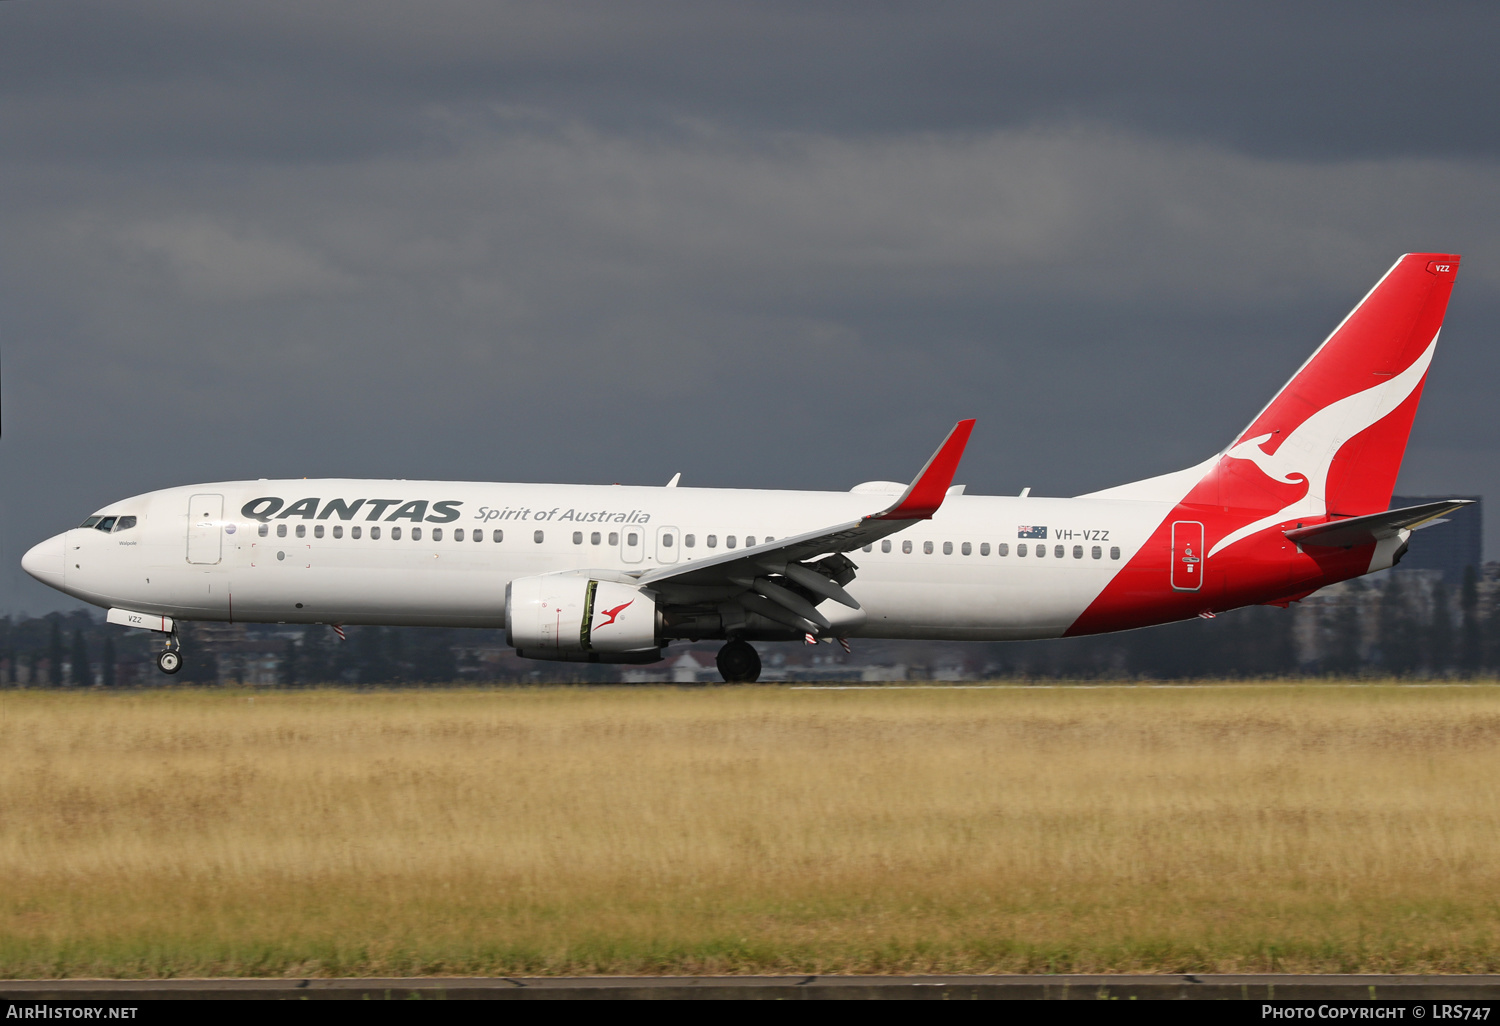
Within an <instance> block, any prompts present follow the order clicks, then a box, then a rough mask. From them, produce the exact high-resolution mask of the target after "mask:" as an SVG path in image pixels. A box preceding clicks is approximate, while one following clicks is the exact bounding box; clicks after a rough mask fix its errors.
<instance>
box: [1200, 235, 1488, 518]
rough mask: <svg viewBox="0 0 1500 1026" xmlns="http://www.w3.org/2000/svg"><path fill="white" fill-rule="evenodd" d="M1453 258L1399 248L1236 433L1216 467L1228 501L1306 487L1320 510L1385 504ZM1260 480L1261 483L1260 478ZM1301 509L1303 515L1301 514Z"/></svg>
mask: <svg viewBox="0 0 1500 1026" xmlns="http://www.w3.org/2000/svg"><path fill="white" fill-rule="evenodd" d="M1458 262H1459V258H1458V257H1457V256H1455V255H1451V254H1445V253H1408V254H1407V255H1406V256H1403V257H1402V258H1401V259H1400V260H1397V261H1396V263H1395V266H1393V267H1392V268H1391V269H1390V270H1389V271H1387V272H1386V273H1385V276H1384V277H1383V278H1381V279H1380V281H1379V282H1378V283H1377V284H1376V286H1375V287H1374V288H1373V289H1371V290H1370V292H1369V294H1368V295H1366V296H1365V298H1364V299H1363V300H1361V301H1360V303H1359V305H1358V306H1356V307H1355V308H1354V310H1353V311H1351V312H1350V314H1349V316H1348V317H1345V318H1344V321H1343V323H1341V324H1340V325H1339V326H1338V327H1337V328H1336V329H1334V332H1333V334H1332V335H1329V336H1328V339H1327V341H1325V342H1324V343H1323V344H1322V345H1321V346H1319V347H1318V349H1317V351H1316V352H1314V353H1313V355H1312V356H1311V357H1310V358H1309V359H1308V361H1307V362H1306V363H1305V364H1303V365H1302V368H1301V369H1300V370H1299V371H1297V373H1296V374H1295V375H1294V376H1293V377H1292V380H1291V381H1289V382H1287V384H1286V386H1285V387H1284V388H1282V390H1281V391H1280V392H1278V393H1277V394H1276V398H1274V399H1272V400H1271V402H1270V403H1269V404H1268V405H1267V406H1266V408H1265V409H1264V410H1262V411H1261V413H1260V415H1259V416H1258V417H1256V418H1255V420H1253V421H1252V422H1251V424H1250V426H1249V427H1248V428H1246V429H1245V431H1244V433H1243V434H1241V435H1240V437H1239V438H1237V439H1235V442H1234V444H1233V445H1231V446H1230V447H1229V448H1228V449H1227V450H1225V455H1226V456H1228V457H1232V459H1227V460H1225V461H1224V464H1223V465H1221V467H1220V468H1219V474H1218V475H1217V476H1218V477H1219V479H1220V482H1219V483H1220V488H1221V490H1222V491H1223V492H1224V493H1225V494H1223V495H1222V498H1223V499H1224V500H1225V501H1226V502H1227V504H1230V505H1248V506H1254V505H1258V504H1259V503H1257V502H1256V501H1255V498H1254V497H1255V493H1257V492H1264V493H1266V494H1265V499H1266V500H1267V501H1268V502H1269V505H1268V506H1267V508H1268V509H1276V508H1280V507H1281V506H1282V505H1284V504H1285V498H1284V494H1285V493H1284V491H1283V487H1284V486H1285V485H1288V484H1292V483H1294V482H1297V481H1298V480H1299V479H1300V480H1301V481H1304V482H1305V483H1306V487H1307V495H1306V498H1307V499H1309V500H1311V501H1312V503H1313V504H1316V505H1320V506H1323V507H1325V508H1326V512H1328V513H1336V514H1342V515H1345V516H1355V515H1358V514H1362V513H1375V512H1379V511H1381V510H1384V509H1385V508H1386V507H1387V506H1388V505H1389V504H1390V501H1391V491H1392V489H1394V487H1395V484H1396V474H1397V473H1398V472H1399V471H1400V469H1401V458H1402V456H1403V455H1405V453H1406V439H1407V436H1408V435H1409V434H1410V433H1411V424H1412V418H1413V417H1414V416H1415V415H1416V412H1417V403H1418V402H1419V401H1420V400H1421V398H1422V386H1423V384H1424V382H1425V381H1426V377H1427V367H1428V364H1430V363H1431V361H1432V354H1433V351H1434V348H1435V347H1436V344H1437V335H1438V330H1439V329H1440V328H1441V327H1442V324H1443V314H1444V313H1445V312H1446V311H1447V309H1448V295H1449V293H1450V292H1452V290H1453V280H1454V277H1455V276H1456V275H1457V273H1458ZM1267 478H1269V480H1267ZM1309 512H1310V511H1309Z"/></svg>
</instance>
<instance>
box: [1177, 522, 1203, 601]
mask: <svg viewBox="0 0 1500 1026" xmlns="http://www.w3.org/2000/svg"><path fill="white" fill-rule="evenodd" d="M1201 587H1203V525H1202V524H1200V523H1198V522H1197V521H1196V520H1178V521H1175V522H1174V523H1173V524H1172V590H1173V591H1197V590H1198V589H1199V588H1201Z"/></svg>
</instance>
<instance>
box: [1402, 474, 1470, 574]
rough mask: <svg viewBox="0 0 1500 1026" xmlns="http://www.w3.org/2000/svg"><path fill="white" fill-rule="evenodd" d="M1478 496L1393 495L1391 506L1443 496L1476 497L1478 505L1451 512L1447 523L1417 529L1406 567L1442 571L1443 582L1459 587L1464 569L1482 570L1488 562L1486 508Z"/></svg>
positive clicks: (1407, 554)
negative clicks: (1486, 552) (1485, 547)
mask: <svg viewBox="0 0 1500 1026" xmlns="http://www.w3.org/2000/svg"><path fill="white" fill-rule="evenodd" d="M1480 498H1481V497H1480V496H1478V495H1393V496H1391V509H1400V508H1402V507H1404V506H1420V505H1421V504H1422V503H1424V502H1438V501H1440V500H1442V499H1473V500H1474V502H1475V505H1473V506H1468V507H1465V508H1464V509H1461V510H1456V511H1455V512H1453V513H1450V514H1448V516H1447V518H1446V519H1447V522H1446V523H1441V524H1433V525H1431V526H1429V527H1424V528H1422V529H1421V530H1419V531H1416V532H1413V534H1412V537H1411V547H1410V548H1409V549H1408V550H1407V552H1406V555H1405V556H1404V557H1402V559H1401V566H1400V569H1402V570H1441V571H1442V572H1443V583H1445V584H1446V585H1448V586H1449V587H1450V588H1451V587H1457V586H1458V584H1459V583H1460V582H1462V581H1463V579H1464V569H1465V568H1466V567H1471V566H1472V567H1473V568H1474V572H1475V573H1476V574H1477V573H1478V572H1479V567H1480V565H1481V564H1482V563H1483V562H1484V515H1483V510H1484V507H1483V505H1482V504H1480Z"/></svg>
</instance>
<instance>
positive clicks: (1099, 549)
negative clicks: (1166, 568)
mask: <svg viewBox="0 0 1500 1026" xmlns="http://www.w3.org/2000/svg"><path fill="white" fill-rule="evenodd" d="M874 549H875V546H874V545H866V546H865V547H864V551H865V552H873V551H874ZM880 551H881V552H890V551H891V542H890V539H886V540H885V541H883V542H881V543H880ZM901 551H902V552H904V553H910V552H911V551H912V543H911V541H910V540H907V541H903V542H902V543H901ZM934 551H935V548H934V543H933V542H930V541H924V542H923V543H922V552H923V553H925V554H926V555H929V556H930V555H932V554H933V552H934ZM958 551H959V552H960V553H961V554H963V555H965V556H971V555H973V554H974V546H973V544H972V543H971V542H963V543H962V544H961V545H959V548H958ZM1028 551H1029V549H1028V546H1027V544H1026V543H1025V542H1017V543H1016V555H1017V556H1024V555H1026V554H1027V552H1028ZM1035 552H1036V555H1037V557H1038V558H1045V557H1046V555H1047V546H1046V545H1037V546H1036V547H1035ZM979 554H980V555H981V556H988V555H989V554H990V543H989V542H980V543H979ZM943 555H945V556H951V555H953V543H952V542H951V541H945V542H943ZM995 555H997V556H1009V555H1010V545H1009V544H1008V543H1006V542H1000V543H998V544H997V545H996V546H995ZM1072 555H1073V558H1074V559H1083V558H1084V547H1083V546H1082V545H1074V546H1073V547H1072ZM1088 555H1089V557H1090V558H1092V559H1103V558H1104V547H1103V546H1102V545H1091V546H1089V548H1088ZM1067 556H1068V546H1066V545H1054V546H1052V558H1053V559H1066V558H1067ZM1109 558H1110V559H1119V558H1120V547H1119V546H1118V545H1111V546H1110V547H1109Z"/></svg>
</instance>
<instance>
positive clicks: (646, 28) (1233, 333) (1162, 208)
mask: <svg viewBox="0 0 1500 1026" xmlns="http://www.w3.org/2000/svg"><path fill="white" fill-rule="evenodd" d="M1205 10H1207V11H1210V12H1213V11H1217V12H1219V13H1217V14H1214V15H1213V16H1212V17H1210V15H1209V14H1207V13H1204V12H1200V11H1199V9H1198V8H1197V7H1188V6H1183V7H1172V6H1163V7H1157V8H1148V7H1131V8H1129V9H1128V11H1130V12H1133V13H1132V14H1131V16H1129V17H1126V16H1125V15H1123V14H1122V13H1121V12H1120V11H1119V10H1117V7H1116V5H1097V6H1095V5H1057V6H1049V7H1047V8H1046V9H1045V10H1043V11H1040V12H1037V11H1027V12H1026V13H1023V14H1020V15H1016V14H1012V13H1005V12H1001V13H998V14H997V13H995V9H994V7H993V6H992V5H985V6H972V7H970V6H964V5H956V6H950V5H945V6H943V7H941V8H935V9H934V10H933V11H928V10H925V9H922V8H918V7H914V6H911V5H899V6H894V5H893V6H884V5H857V6H853V7H847V8H846V7H843V6H840V5H795V6H794V5H769V6H761V5H754V6H752V5H732V6H731V5H722V6H717V5H708V4H693V5H682V6H677V5H649V4H648V5H630V4H605V5H597V6H590V5H581V6H580V5H561V4H547V5H536V6H507V5H497V4H489V3H486V4H472V5H471V4H424V5H389V4H381V3H359V4H337V3H332V4H319V5H306V4H296V5H284V6H282V5H275V4H255V5H242V4H214V5H180V6H179V5H162V4H131V5H123V4H95V5H91V4H70V5H49V4H8V5H0V193H3V194H4V195H5V196H6V197H7V206H6V218H5V231H4V232H3V233H0V330H3V332H4V352H3V356H4V361H5V363H4V384H3V387H4V403H5V406H4V413H5V425H4V427H5V439H4V443H3V444H0V461H3V468H4V480H5V482H6V488H5V494H4V496H3V500H4V504H5V506H4V509H3V510H0V520H3V524H4V527H3V530H4V547H5V550H4V552H3V553H0V557H3V559H4V561H5V566H4V572H3V575H0V581H3V582H4V584H5V588H6V594H5V600H4V602H3V603H0V604H4V605H6V606H8V607H10V608H13V609H14V608H20V607H22V606H24V607H26V608H29V609H31V610H33V611H35V610H38V609H42V608H46V607H47V605H48V603H49V602H50V601H51V598H50V595H49V594H48V593H47V592H46V591H45V589H42V588H41V587H40V586H39V585H33V584H31V583H30V582H29V581H26V580H24V579H23V578H22V577H21V575H20V574H19V572H18V570H17V569H16V566H15V564H16V561H17V560H18V558H19V555H20V552H21V551H22V550H23V549H24V547H25V546H26V545H28V544H30V543H32V542H34V541H36V540H39V539H40V538H41V537H43V536H45V535H46V534H49V533H52V532H54V531H56V530H57V529H59V528H60V527H62V526H65V525H66V524H68V523H70V522H76V521H77V520H78V519H80V518H81V517H82V516H83V515H85V514H87V513H88V512H90V511H91V510H92V509H94V508H96V507H98V506H99V505H102V504H103V503H105V502H108V501H111V500H114V499H117V498H119V497H121V496H124V495H129V494H133V493H136V492H140V491H144V490H147V489H149V488H153V487H163V486H168V485H174V484H182V483H188V482H193V481H203V480H215V479H225V478H238V477H263V476H264V477H270V476H302V475H308V476H320V475H330V476H331V475H368V476H393V477H409V478H418V477H459V478H478V479H491V480H493V479H523V480H583V481H606V482H607V481H614V480H623V481H632V482H653V481H665V480H666V478H667V477H669V476H670V475H671V474H672V473H674V472H676V471H679V470H681V471H684V474H685V483H687V484H720V485H753V486H791V487H848V486H849V485H851V484H853V483H855V482H856V481H858V480H862V479H868V478H890V477H905V476H907V475H909V474H910V473H911V472H912V471H913V470H914V469H915V468H916V466H918V465H919V464H920V462H921V460H922V459H923V458H924V457H925V456H926V455H927V454H928V452H929V451H930V449H931V447H932V445H933V444H935V443H936V441H937V440H938V439H939V438H940V437H941V435H942V433H943V432H944V431H945V430H946V429H947V428H948V427H949V426H951V424H952V422H953V420H955V419H957V418H958V417H959V416H965V415H978V416H979V418H980V429H979V432H978V433H977V434H976V435H975V440H974V444H973V446H972V451H971V452H970V454H969V456H968V457H967V458H966V462H965V469H964V471H963V473H962V475H961V479H962V480H966V481H967V482H969V483H970V486H971V490H973V491H980V492H996V491H1017V490H1019V489H1020V488H1021V487H1023V486H1028V485H1029V486H1033V487H1035V488H1036V489H1037V491H1038V492H1051V493H1054V494H1071V493H1077V492H1081V491H1085V490H1088V489H1092V488H1098V487H1104V486H1107V485H1110V484H1115V483H1119V482H1120V481H1122V480H1126V479H1129V478H1132V477H1138V476H1144V475H1146V474H1151V473H1158V472H1161V471H1165V470H1171V469H1175V468H1177V467H1178V466H1182V465H1186V464H1187V463H1189V462H1191V461H1196V460H1198V459H1201V458H1203V457H1204V456H1206V455H1207V454H1209V453H1211V452H1212V451H1214V450H1215V449H1217V448H1218V447H1220V446H1221V445H1222V444H1223V443H1224V442H1225V441H1227V440H1228V438H1229V436H1230V435H1231V434H1232V433H1233V432H1234V431H1235V430H1236V429H1238V428H1239V427H1241V426H1243V423H1244V422H1245V421H1247V420H1248V419H1249V417H1250V416H1251V415H1253V414H1254V412H1255V411H1256V409H1258V408H1259V406H1260V405H1261V404H1263V403H1264V401H1265V400H1266V398H1268V396H1269V394H1270V392H1271V391H1272V390H1274V389H1275V388H1276V387H1277V386H1279V385H1280V383H1281V382H1282V381H1283V380H1284V379H1285V378H1286V377H1287V375H1288V374H1289V373H1290V372H1291V371H1292V370H1293V369H1294V368H1295V367H1296V366H1297V364H1298V363H1299V362H1300V361H1301V360H1302V359H1303V358H1304V357H1305V356H1306V354H1307V353H1308V352H1309V351H1310V350H1311V349H1312V347H1313V346H1314V345H1316V344H1317V342H1318V341H1320V340H1321V338H1322V336H1323V334H1325V333H1326V332H1327V331H1328V330H1329V329H1330V328H1331V327H1332V326H1333V325H1334V324H1336V323H1337V321H1338V319H1339V318H1340V317H1341V316H1342V315H1343V314H1344V313H1345V312H1346V311H1347V310H1348V308H1349V307H1350V306H1351V305H1352V304H1353V303H1354V302H1355V301H1357V300H1358V298H1359V297H1360V296H1361V295H1362V294H1363V293H1364V291H1365V290H1366V289H1368V287H1369V286H1370V285H1371V284H1372V283H1373V282H1374V281H1375V279H1376V278H1377V277H1378V276H1379V274H1380V273H1381V272H1382V271H1384V270H1385V268H1386V267H1387V266H1388V265H1389V264H1390V262H1391V261H1392V260H1393V259H1394V258H1395V257H1396V256H1397V255H1398V254H1400V253H1401V252H1403V251H1407V250H1413V249H1426V248H1432V249H1444V250H1454V251H1460V252H1463V253H1465V255H1466V263H1465V265H1464V270H1463V272H1462V274H1461V276H1460V282H1459V286H1458V290H1457V291H1456V292H1455V300H1454V307H1453V311H1452V314H1451V316H1450V318H1449V324H1448V328H1447V329H1446V331H1445V335H1444V339H1445V341H1444V344H1443V346H1442V347H1440V351H1439V356H1438V361H1437V363H1436V364H1435V366H1434V370H1433V373H1432V380H1431V382H1430V384H1429V386H1428V390H1427V401H1426V403H1425V404H1424V407H1423V411H1422V414H1421V417H1420V418H1419V420H1418V427H1417V431H1416V433H1415V435H1414V437H1413V448H1412V450H1411V455H1410V456H1409V458H1408V463H1407V470H1406V473H1405V475H1404V477H1403V487H1405V488H1406V489H1407V490H1410V491H1456V492H1470V491H1479V492H1489V493H1490V494H1493V495H1495V496H1497V497H1500V428H1497V427H1496V426H1495V425H1494V420H1493V418H1492V417H1490V416H1488V414H1487V413H1486V412H1485V411H1487V409H1488V406H1489V404H1490V402H1491V400H1490V395H1491V393H1492V392H1493V383H1494V382H1495V380H1496V373H1497V371H1500V357H1497V356H1496V355H1495V354H1493V353H1492V351H1491V347H1490V346H1489V345H1488V338H1489V333H1488V324H1489V322H1490V320H1491V319H1492V318H1493V316H1494V314H1495V313H1496V312H1497V310H1500V232H1497V230H1496V228H1495V227H1494V226H1495V225H1497V224H1500V217H1497V215H1500V175H1497V173H1496V172H1497V168H1496V163H1495V158H1494V157H1492V156H1491V150H1492V149H1493V141H1494V140H1493V133H1494V129H1493V127H1492V126H1490V125H1489V123H1488V122H1489V119H1488V118H1487V117H1485V116H1483V115H1484V114H1485V113H1486V111H1487V109H1488V108H1487V106H1486V103H1487V100H1488V98H1490V97H1491V96H1492V93H1493V88H1492V86H1493V75H1494V73H1493V72H1492V71H1491V70H1490V68H1489V66H1488V63H1487V62H1486V61H1484V60H1481V59H1480V56H1481V54H1480V47H1481V46H1482V45H1483V44H1482V42H1481V37H1483V36H1485V35H1486V34H1492V33H1491V29H1492V27H1493V26H1492V24H1491V21H1492V18H1491V15H1490V13H1489V8H1487V7H1484V8H1482V7H1465V6H1463V5H1445V6H1443V7H1442V8H1439V9H1435V10H1434V11H1430V12H1429V11H1417V10H1415V9H1411V8H1406V7H1400V8H1391V9H1383V8H1379V7H1376V6H1372V5H1361V6H1359V7H1358V8H1353V7H1351V8H1336V7H1334V8H1329V7H1319V8H1318V9H1317V11H1315V12H1313V13H1305V12H1302V11H1301V10H1300V9H1293V8H1290V7H1288V8H1282V9H1277V8H1274V7H1271V8H1267V7H1264V6H1259V7H1256V8H1253V9H1252V8H1244V9H1238V8H1230V7H1225V8H1207V9H1205ZM1256 11H1260V12H1269V13H1262V14H1261V15H1259V16H1257V15H1256V14H1255V12H1256ZM1439 51H1442V52H1443V53H1442V54H1440V53H1439ZM1440 55H1441V56H1443V57H1444V59H1443V60H1438V57H1439V56H1440ZM1434 91H1435V92H1436V93H1437V94H1440V95H1439V96H1437V97H1435V98H1433V99H1432V102H1427V101H1426V100H1425V99H1422V98H1424V97H1431V96H1432V94H1433V93H1434ZM1299 93H1300V94H1302V95H1301V99H1300V101H1299V100H1298V99H1297V94H1299ZM1439 100H1441V102H1439ZM1382 105H1383V108H1384V109H1383V112H1382V113H1379V114H1378V116H1377V114H1376V110H1377V108H1380V107H1382ZM1463 125H1467V127H1468V129H1469V130H1468V131H1460V130H1459V126H1463ZM1495 505H1496V507H1497V512H1500V503H1496V504H1495ZM1492 533H1493V532H1492Z"/></svg>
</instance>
